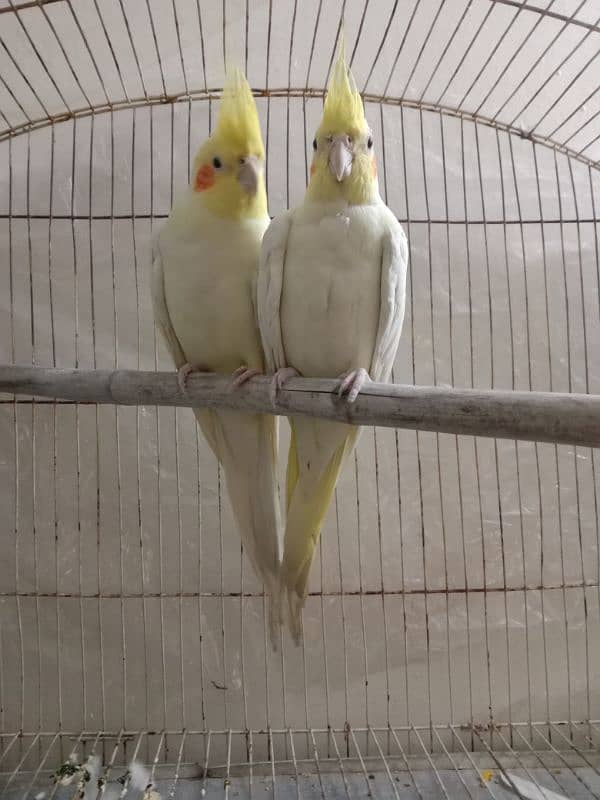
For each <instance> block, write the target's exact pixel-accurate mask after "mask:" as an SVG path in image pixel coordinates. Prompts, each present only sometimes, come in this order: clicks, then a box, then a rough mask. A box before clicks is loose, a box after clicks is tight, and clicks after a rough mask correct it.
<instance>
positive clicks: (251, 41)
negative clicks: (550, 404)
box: [0, 0, 600, 800]
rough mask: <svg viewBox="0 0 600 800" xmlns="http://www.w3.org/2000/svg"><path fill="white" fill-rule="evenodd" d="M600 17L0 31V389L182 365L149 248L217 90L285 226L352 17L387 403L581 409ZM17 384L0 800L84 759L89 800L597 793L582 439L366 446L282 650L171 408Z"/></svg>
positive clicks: (591, 495) (16, 23)
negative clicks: (381, 295)
mask: <svg viewBox="0 0 600 800" xmlns="http://www.w3.org/2000/svg"><path fill="white" fill-rule="evenodd" d="M599 13H600V12H599V10H598V8H597V4H596V3H595V2H594V0H544V1H543V2H540V0H458V2H454V0H451V1H450V0H409V2H406V3H404V2H402V3H399V2H395V1H394V0H326V2H322V1H321V0H302V2H298V0H289V2H281V3H279V2H278V3H273V2H264V3H263V2H255V0H239V1H238V0H224V2H222V3H216V4H215V3H208V2H206V0H167V2H162V0H161V2H158V0H0V263H1V264H2V265H3V268H2V270H0V306H1V308H2V313H1V314H0V363H2V364H6V365H8V364H11V365H18V364H19V365H31V366H30V369H31V367H33V368H35V369H36V370H41V369H44V368H45V369H49V370H53V369H58V370H61V369H62V370H70V369H79V370H91V371H93V370H96V371H98V370H104V371H108V372H113V371H115V370H118V371H121V370H125V371H134V372H136V373H139V372H141V371H157V370H163V371H167V370H170V369H171V365H170V362H169V359H168V358H167V355H166V353H165V351H164V349H163V346H162V343H161V342H160V341H159V340H158V339H157V338H156V336H155V332H154V327H153V320H152V313H151V307H150V299H149V278H148V265H149V263H150V258H151V243H152V236H153V233H154V232H155V231H156V229H157V227H158V226H159V225H160V224H161V221H162V220H164V219H165V218H166V216H167V215H168V213H169V209H170V207H171V204H172V201H173V199H174V197H175V196H176V193H177V192H178V191H179V188H180V187H181V186H182V185H184V184H185V183H186V181H187V180H188V179H189V174H190V163H191V159H192V157H193V154H194V150H195V148H196V146H197V144H198V143H200V142H201V141H202V140H203V138H204V137H205V136H206V135H207V134H208V132H209V131H210V129H211V126H212V124H213V121H214V112H215V102H216V100H217V99H218V97H219V95H220V87H221V86H222V82H223V68H224V65H225V63H226V62H227V61H229V60H237V61H238V62H239V63H240V64H241V66H242V67H243V68H244V69H245V71H246V74H247V75H248V78H249V81H250V83H251V85H252V88H253V90H254V92H255V94H256V97H257V105H258V109H259V114H260V117H261V123H262V126H263V130H264V132H265V139H266V145H267V155H268V158H267V184H268V194H269V205H270V211H271V213H272V214H276V213H278V212H280V211H281V210H282V209H284V208H287V207H291V206H294V205H296V204H298V203H299V202H300V201H301V198H302V195H303V192H304V187H305V184H306V179H307V177H308V167H309V163H310V161H309V159H310V152H311V141H312V137H313V131H314V128H315V127H316V125H317V123H318V119H319V116H320V112H321V108H322V100H323V96H324V89H325V86H326V85H327V79H328V75H329V71H330V69H331V64H332V61H333V55H334V47H335V41H336V38H337V34H338V32H339V30H340V29H341V26H342V21H343V24H344V29H345V36H346V43H347V52H348V56H349V60H350V63H351V67H352V70H353V73H354V74H355V76H356V79H357V81H358V85H359V88H360V89H361V91H362V93H363V96H364V99H365V104H366V114H367V118H368V119H369V122H370V124H371V126H372V128H373V134H374V139H375V142H376V152H377V159H378V172H379V175H380V183H381V187H380V188H381V192H382V196H383V197H384V199H385V200H386V202H387V203H388V205H389V206H390V207H391V208H392V209H393V211H394V213H395V214H396V216H397V217H398V219H399V220H400V221H401V223H402V224H403V226H404V228H405V230H406V232H407V235H408V237H409V241H410V274H409V293H408V296H407V317H406V322H405V327H404V332H403V336H402V342H401V346H400V351H399V354H398V358H397V361H396V364H395V368H394V374H393V380H394V382H395V383H397V384H414V385H416V386H417V387H418V386H431V387H437V389H438V390H439V391H441V392H444V391H448V392H451V391H452V390H456V391H458V392H460V391H461V390H467V391H468V390H477V391H480V392H481V393H482V394H484V393H487V392H489V393H493V392H498V393H502V392H519V393H529V392H530V393H532V394H531V395H530V396H529V397H530V399H534V395H535V393H538V392H552V393H554V394H555V395H558V394H559V393H565V394H569V395H590V396H591V395H595V396H597V395H599V394H600V361H599V359H600V348H598V346H597V344H598V342H599V341H600V303H599V300H598V298H599V296H600V295H599V288H600V267H599V262H600V259H599V249H598V235H599V231H598V224H599V222H600V219H599V217H598V208H599V207H600V205H599V204H600V176H599V173H598V165H599V163H600V90H599V88H598V81H597V70H598V57H599V55H600V49H599V43H600V16H599ZM11 369H12V368H11ZM36 374H40V373H39V372H38V373H36ZM450 387H452V389H450ZM13 388H14V386H13ZM3 389H4V393H3V394H1V395H0V507H1V508H2V510H3V514H2V519H3V523H4V525H3V530H2V534H3V535H2V536H1V537H0V542H1V544H0V565H1V566H0V696H1V699H2V702H1V703H0V731H1V732H2V734H1V736H0V739H1V746H2V752H1V754H0V759H1V761H0V792H1V793H3V796H7V797H11V796H13V795H14V796H15V797H23V798H24V797H34V796H35V794H37V793H38V792H42V791H45V792H46V793H47V796H48V797H57V798H62V797H63V796H64V797H67V796H68V797H71V796H72V794H73V791H74V789H75V788H76V784H71V785H70V786H59V785H58V784H55V785H53V784H52V783H51V781H50V776H51V774H52V773H53V772H55V770H56V769H57V768H58V767H59V766H60V764H62V763H64V762H65V760H66V759H68V757H69V755H70V753H71V752H73V751H78V754H79V756H80V757H81V759H83V758H84V757H86V758H87V756H88V755H90V754H92V753H97V754H98V755H100V756H101V765H102V776H103V777H104V778H106V783H105V784H102V786H100V787H99V789H98V791H99V795H100V796H104V797H110V796H111V793H113V796H115V797H118V796H119V794H120V793H121V794H123V796H126V793H127V792H130V793H132V791H133V790H132V788H131V787H130V786H129V783H128V780H129V778H127V777H126V778H125V779H124V783H123V784H119V783H116V784H115V781H118V778H120V777H123V775H126V769H127V767H128V765H129V763H130V762H131V760H137V761H140V762H144V763H146V764H147V765H149V768H150V774H151V776H152V782H153V784H154V785H155V787H157V791H158V792H159V793H160V795H161V797H163V798H165V797H186V796H197V790H198V787H200V788H201V789H204V790H205V792H206V796H213V795H214V796H216V797H220V796H224V797H234V796H235V794H236V792H237V793H238V796H239V797H244V796H248V797H260V796H263V795H266V796H273V797H278V798H285V797H287V796H289V797H306V798H310V797H319V796H322V797H335V796H341V797H364V796H369V793H370V795H371V796H373V797H382V798H383V797H401V798H403V800H404V798H413V797H414V798H429V797H442V798H444V797H447V798H454V797H457V798H459V797H460V798H461V797H465V798H479V797H482V798H483V797H490V796H491V797H495V798H503V797H509V796H515V794H516V795H517V796H521V797H524V798H535V800H538V798H543V799H544V800H555V797H561V796H562V797H582V798H588V797H600V784H599V783H598V769H599V766H600V765H599V764H598V760H597V752H598V735H599V732H600V723H599V722H597V721H593V720H598V719H599V718H600V672H599V670H598V664H599V663H600V650H599V645H598V642H600V635H599V634H600V529H599V521H598V520H599V515H598V491H599V489H600V485H599V483H600V480H599V476H600V464H599V463H598V450H597V449H592V448H591V447H590V446H589V445H590V444H597V439H594V438H590V436H589V435H588V436H587V438H582V439H577V440H572V439H570V440H568V441H569V442H570V443H566V442H567V440H563V442H564V443H562V444H557V443H555V442H556V439H554V440H553V441H552V442H543V441H516V440H512V439H505V440H503V439H501V438H490V439H484V438H480V437H479V436H472V435H468V431H464V430H461V431H454V430H452V431H451V432H448V431H446V432H432V431H424V430H418V431H414V430H402V429H396V430H395V429H392V428H389V429H384V428H369V429H368V430H365V432H364V435H363V437H362V440H361V443H360V446H359V448H358V450H357V452H356V456H355V459H354V462H353V464H352V465H351V467H350V468H349V469H348V470H346V471H345V472H344V474H343V476H342V478H341V480H340V483H339V485H338V488H337V491H336V499H335V503H334V504H333V507H332V509H331V512H330V514H329V516H328V518H327V520H326V524H325V528H324V531H323V536H322V539H321V542H320V545H319V554H318V558H317V560H316V563H315V565H314V569H313V575H312V578H311V584H310V592H309V597H308V601H307V608H306V612H305V616H304V644H303V646H302V647H301V648H300V649H299V650H296V649H295V648H294V647H293V645H292V644H291V642H290V641H288V640H287V639H282V641H281V643H280V649H279V652H278V653H277V654H274V653H272V652H271V651H270V649H269V646H268V633H267V624H266V615H265V598H264V595H263V589H262V586H260V585H259V584H258V582H257V581H256V579H255V578H254V576H253V574H252V571H251V570H250V568H249V565H248V564H247V562H246V558H245V556H244V554H243V553H242V552H241V549H240V547H239V543H238V541H237V539H236V538H235V536H234V533H233V523H232V515H231V509H230V508H229V505H228V501H227V499H226V496H225V492H224V487H223V480H222V475H221V473H220V470H219V468H218V465H217V464H216V462H215V461H214V459H213V457H212V455H211V454H210V452H209V451H208V450H207V448H206V447H205V445H204V443H203V441H202V439H201V437H200V436H199V435H198V433H197V431H196V428H195V424H194V422H193V418H192V416H191V414H189V411H188V410H187V409H185V408H175V407H174V406H172V407H167V406H164V407H158V406H157V405H155V404H154V401H153V402H152V403H147V404H145V405H140V406H137V407H115V406H110V405H100V404H96V403H78V402H60V401H55V400H54V399H50V400H48V399H42V398H40V396H39V395H38V396H31V395H29V396H19V397H17V396H15V395H14V394H12V393H11V391H10V388H9V387H7V386H4V387H3ZM32 394H33V393H32ZM555 399H556V398H555ZM586 401H589V402H590V403H592V402H593V398H592V397H588V398H586ZM573 421H574V420H573V419H568V420H566V422H567V423H569V424H571V423H572V422H573ZM438 430H441V429H438ZM511 430H512V431H513V432H512V434H511V435H514V436H516V434H515V433H514V429H511ZM478 432H479V433H481V431H478ZM588 433H589V431H588ZM282 434H283V436H282V439H283V440H282V448H283V449H284V450H285V447H286V445H287V441H286V433H285V426H283V425H282ZM592 434H593V431H592ZM496 436H499V433H496ZM550 438H552V437H550ZM538 439H539V437H538ZM551 720H553V721H552V722H551ZM590 720H592V721H590ZM371 776H373V777H371ZM117 788H118V791H117V793H116V794H114V792H115V791H116V790H117ZM265 790H266V791H265ZM149 791H150V790H149ZM138 794H140V793H138ZM147 800H152V799H151V797H150V795H148V797H147Z"/></svg>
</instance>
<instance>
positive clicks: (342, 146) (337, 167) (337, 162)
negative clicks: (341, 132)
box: [329, 136, 353, 183]
mask: <svg viewBox="0 0 600 800" xmlns="http://www.w3.org/2000/svg"><path fill="white" fill-rule="evenodd" d="M352 159H353V155H352V150H351V149H350V146H349V144H348V137H347V136H340V137H339V138H336V139H334V140H333V143H332V145H331V148H330V150H329V169H330V170H331V172H332V173H333V175H334V177H335V179H336V181H338V183H339V182H340V181H343V180H344V178H346V177H347V176H348V175H350V173H351V172H352Z"/></svg>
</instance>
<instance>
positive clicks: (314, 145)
mask: <svg viewBox="0 0 600 800" xmlns="http://www.w3.org/2000/svg"><path fill="white" fill-rule="evenodd" d="M316 149H317V140H316V139H313V150H316Z"/></svg>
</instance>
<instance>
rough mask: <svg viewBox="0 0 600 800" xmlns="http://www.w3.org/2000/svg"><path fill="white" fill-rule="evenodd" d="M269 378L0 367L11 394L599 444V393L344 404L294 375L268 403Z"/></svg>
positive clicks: (441, 394) (461, 395) (458, 395)
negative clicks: (234, 380)
mask: <svg viewBox="0 0 600 800" xmlns="http://www.w3.org/2000/svg"><path fill="white" fill-rule="evenodd" d="M269 383H270V382H269V378H267V377H263V376H259V377H256V378H253V379H252V380H251V381H250V382H249V383H247V384H246V385H245V386H243V387H242V388H241V389H238V390H236V391H233V390H232V387H231V379H230V378H229V377H227V376H224V375H198V374H192V375H190V377H189V381H188V384H187V391H186V392H185V393H182V392H181V390H180V388H179V385H178V383H177V377H176V374H175V372H135V371H130V370H75V369H45V368H43V367H19V366H0V391H2V392H10V393H12V394H25V395H30V396H36V397H53V398H59V399H63V400H73V401H77V402H87V403H114V404H117V405H149V406H153V405H160V406H187V407H193V406H197V407H208V408H228V409H234V410H236V411H261V412H266V413H272V414H285V415H288V414H305V415H308V416H312V417H320V418H322V419H329V420H337V421H338V422H349V423H352V424H355V425H379V426H381V427H386V428H410V429H417V430H422V431H439V432H440V433H455V434H463V435H467V436H493V437H496V438H502V439H524V440H529V441H539V442H555V443H557V444H579V445H585V446H588V447H600V396H599V395H585V394H559V393H550V392H507V391H479V390H475V389H447V388H441V387H430V386H399V385H394V384H383V383H371V384H369V385H368V386H365V387H364V389H363V390H362V392H361V393H360V395H359V397H358V399H357V401H356V403H354V404H349V403H347V402H345V401H341V400H340V399H339V398H338V397H337V395H335V394H334V388H335V387H336V385H337V382H336V381H334V380H329V379H327V380H325V379H316V378H293V379H291V380H290V381H289V382H288V383H286V385H285V387H284V388H283V389H282V390H281V392H280V393H279V395H278V398H277V401H276V402H275V404H273V403H272V402H271V397H270V394H269Z"/></svg>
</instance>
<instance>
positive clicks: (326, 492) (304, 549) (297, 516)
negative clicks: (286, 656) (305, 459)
mask: <svg viewBox="0 0 600 800" xmlns="http://www.w3.org/2000/svg"><path fill="white" fill-rule="evenodd" d="M290 423H291V428H292V438H291V443H290V453H289V457H288V471H287V523H286V531H285V544H284V556H283V563H282V565H281V603H282V605H285V597H286V596H287V606H288V612H289V622H290V630H291V633H292V636H293V637H294V640H295V641H296V643H298V641H299V638H300V634H301V614H302V608H303V607H304V602H305V600H306V591H307V586H308V578H309V574H310V567H311V564H312V561H313V557H314V552H315V548H316V546H317V542H318V541H319V536H320V534H321V528H322V527H323V522H324V520H325V515H326V514H327V509H328V508H329V503H330V500H331V497H332V495H333V492H334V489H335V486H336V483H337V480H338V476H339V474H340V471H341V469H342V466H343V464H344V461H345V459H346V458H347V456H348V455H349V454H350V453H351V452H352V450H353V448H354V445H355V443H356V438H357V435H358V429H356V428H352V427H350V426H347V427H348V435H347V436H346V437H345V438H343V439H342V441H341V443H340V444H339V445H338V447H337V448H336V449H335V451H334V452H333V454H332V456H331V458H330V459H329V461H328V462H327V464H326V465H325V468H324V469H323V470H322V471H321V473H320V475H318V476H315V475H314V473H311V472H310V470H309V469H308V470H307V469H305V468H303V467H304V465H301V464H300V463H299V460H298V441H297V432H296V429H295V425H294V421H293V420H290ZM340 427H341V426H340ZM308 466H309V468H310V464H309V465H308Z"/></svg>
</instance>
